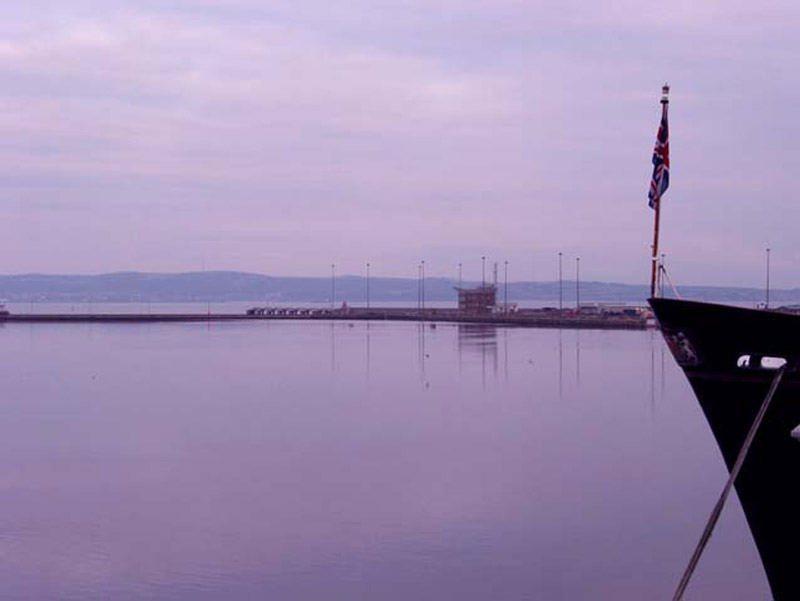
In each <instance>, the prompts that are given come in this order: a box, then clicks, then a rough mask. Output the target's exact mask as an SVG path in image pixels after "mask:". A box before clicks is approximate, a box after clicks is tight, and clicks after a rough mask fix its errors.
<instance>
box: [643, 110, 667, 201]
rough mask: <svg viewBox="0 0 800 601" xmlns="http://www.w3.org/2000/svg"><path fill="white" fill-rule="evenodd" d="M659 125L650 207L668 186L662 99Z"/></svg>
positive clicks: (665, 121)
mask: <svg viewBox="0 0 800 601" xmlns="http://www.w3.org/2000/svg"><path fill="white" fill-rule="evenodd" d="M661 106H662V109H661V125H659V126H658V135H657V136H656V146H655V148H654V149H653V178H652V179H651V180H650V193H649V194H648V195H647V196H648V198H649V199H650V208H651V209H655V208H656V203H657V202H659V201H660V200H661V196H662V195H663V194H664V192H666V191H667V188H669V126H668V125H667V106H668V104H667V103H666V102H664V101H662V104H661Z"/></svg>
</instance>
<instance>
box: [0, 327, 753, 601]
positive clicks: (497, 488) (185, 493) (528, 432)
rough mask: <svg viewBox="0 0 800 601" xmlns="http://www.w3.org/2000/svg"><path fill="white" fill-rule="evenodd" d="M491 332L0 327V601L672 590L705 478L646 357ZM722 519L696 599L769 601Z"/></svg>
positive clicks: (693, 414) (674, 387)
mask: <svg viewBox="0 0 800 601" xmlns="http://www.w3.org/2000/svg"><path fill="white" fill-rule="evenodd" d="M267 328H269V329H267ZM360 328H364V329H363V330H361V329H360ZM499 329H500V330H503V331H502V332H501V331H498V330H499ZM499 329H498V328H496V327H492V326H481V325H464V324H462V325H461V326H460V327H456V326H450V325H447V326H441V325H440V326H438V327H437V328H436V329H432V328H431V327H430V324H428V325H427V327H422V328H419V327H418V324H406V323H401V324H398V323H385V322H376V323H373V324H361V323H356V324H355V325H353V326H351V325H350V324H347V323H342V322H339V323H324V322H323V323H305V324H301V323H275V324H272V325H269V324H265V327H261V326H254V325H252V324H245V325H242V324H220V325H215V326H214V328H213V330H212V334H211V335H208V333H207V331H206V329H205V326H202V325H199V324H198V325H194V324H188V325H153V327H152V328H147V329H143V328H132V327H118V326H105V325H90V326H86V327H84V326H80V327H79V326H73V325H67V326H63V327H61V326H54V327H42V326H38V325H34V326H29V327H23V326H21V325H20V326H17V325H13V324H8V325H6V327H5V328H3V330H2V336H0V365H2V366H3V369H4V395H3V402H2V407H1V409H2V418H3V419H0V450H1V451H2V452H0V481H2V482H3V483H4V509H3V520H2V531H0V554H2V555H3V558H4V561H3V562H0V582H2V583H3V595H0V596H2V597H3V599H6V598H8V599H36V600H37V601H60V600H62V599H80V600H81V601H105V600H106V599H115V600H120V601H133V600H134V599H145V598H147V599H170V600H176V601H190V600H191V601H211V600H216V599H225V600H226V601H244V600H249V599H280V600H281V601H306V600H307V599H326V600H328V601H350V600H352V599H380V600H381V601H408V600H409V599H424V598H436V599H459V600H460V601H486V600H489V599H491V600H493V601H516V600H519V599H536V600H538V599H548V600H552V601H562V600H563V601H567V600H569V601H590V600H593V599H598V598H600V599H619V600H620V601H628V600H631V601H633V600H634V599H653V598H660V597H664V596H666V595H667V594H669V593H671V591H672V589H673V587H674V584H675V579H676V578H677V577H678V576H679V575H680V572H681V570H683V568H684V564H685V561H686V552H687V549H690V548H691V546H692V545H693V544H694V542H696V536H697V534H698V529H699V527H700V526H702V523H703V521H704V520H705V519H706V517H707V515H706V510H707V505H708V503H707V501H708V500H709V499H711V500H713V499H714V498H715V497H716V495H717V494H718V492H719V490H718V489H719V482H718V480H720V479H722V481H723V482H724V476H725V468H724V465H723V463H722V462H721V461H720V459H719V454H718V452H717V451H716V447H715V446H714V442H713V437H712V436H711V434H710V432H709V431H708V429H707V427H706V424H705V421H704V420H703V418H702V415H701V412H700V411H699V410H698V408H697V405H696V403H695V402H694V399H693V397H692V395H691V391H690V389H689V387H688V385H687V384H686V382H685V380H684V379H683V376H682V374H681V373H680V371H679V369H678V368H677V366H676V365H675V364H674V361H672V359H671V358H670V357H669V356H666V355H662V359H661V361H659V358H658V357H657V356H655V352H656V349H655V345H656V344H658V345H659V351H661V350H663V345H662V344H661V341H660V338H659V336H658V335H657V334H656V335H655V336H653V335H651V333H650V332H602V331H583V332H580V333H579V334H578V333H576V332H574V331H572V330H566V331H560V330H547V329H543V330H529V329H513V330H506V329H504V328H499ZM89 332H90V333H91V335H87V333H89ZM501 342H502V348H500V343H501ZM579 346H580V350H579V349H578V347H579ZM648 347H649V349H650V351H651V352H650V353H648ZM110 350H113V352H110ZM462 358H463V366H462V365H461V363H462ZM515 358H517V359H519V360H518V361H517V360H515ZM500 359H503V365H502V374H501V375H498V371H499V370H498V366H499V360H500ZM457 363H458V364H457ZM165 365H168V366H169V369H165V368H164V366H165ZM659 365H661V370H662V371H661V373H658V370H659ZM573 369H574V370H575V375H573V373H571V371H570V370H573ZM365 372H366V377H367V378H368V379H369V385H367V384H366V383H365ZM94 374H97V378H96V379H95V378H94V377H93V376H94ZM420 374H422V375H423V381H424V382H427V381H428V380H430V381H431V382H432V384H435V386H433V385H432V386H431V388H430V392H429V393H428V394H425V395H422V394H420V390H419V388H420V382H419V377H420ZM492 374H494V378H493V377H492ZM659 380H660V382H661V386H660V387H659ZM578 381H580V384H581V389H578V387H577V386H576V383H577V382H578ZM481 382H483V386H484V388H485V389H487V392H484V390H482V389H481ZM678 383H680V385H678ZM653 389H654V390H655V392H653ZM659 389H661V391H662V394H659ZM265 390H266V391H268V393H267V394H265ZM667 393H669V394H670V395H671V396H670V401H671V402H670V404H669V407H670V410H669V411H659V412H658V415H653V413H652V411H651V404H652V402H653V400H655V402H656V404H660V403H661V401H662V400H663V397H664V395H665V394H667ZM562 395H564V396H565V397H566V398H568V399H578V400H584V401H587V402H580V403H579V402H560V401H559V398H560V397H561V396H562ZM376 399H379V400H380V402H373V401H374V400H376ZM487 399H492V400H502V403H496V402H486V401H487ZM588 401H591V402H588ZM675 466H680V469H676V467H675ZM726 516H727V517H726V521H725V523H724V524H723V523H721V524H720V527H719V528H718V530H717V531H716V532H715V535H714V536H715V539H714V540H715V542H716V543H717V545H716V548H715V550H714V552H713V553H711V552H710V553H708V554H707V555H706V556H705V557H704V559H703V563H702V565H701V567H700V568H699V569H698V577H699V578H702V579H703V583H702V587H703V589H705V590H707V591H709V596H711V597H713V598H719V599H725V600H726V601H734V600H735V601H739V600H745V599H754V598H766V593H765V591H766V588H765V584H764V577H763V573H762V571H761V568H760V565H759V564H758V559H757V557H756V555H755V550H754V547H753V543H752V540H751V538H750V536H749V533H748V530H747V527H746V523H745V522H744V519H743V516H742V515H741V512H740V510H739V509H738V507H737V506H736V505H735V504H731V505H729V506H728V508H727V509H726ZM576 574H579V575H580V578H578V577H576V576H575V575H576Z"/></svg>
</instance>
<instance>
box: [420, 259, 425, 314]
mask: <svg viewBox="0 0 800 601" xmlns="http://www.w3.org/2000/svg"><path fill="white" fill-rule="evenodd" d="M420 266H421V273H422V286H421V288H420V289H421V290H422V310H423V311H424V310H425V260H424V259H423V260H422V261H421V262H420Z"/></svg>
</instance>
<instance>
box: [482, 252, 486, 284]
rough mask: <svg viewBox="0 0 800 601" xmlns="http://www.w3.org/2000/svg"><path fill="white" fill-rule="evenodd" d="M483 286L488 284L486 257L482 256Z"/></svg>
mask: <svg viewBox="0 0 800 601" xmlns="http://www.w3.org/2000/svg"><path fill="white" fill-rule="evenodd" d="M481 286H483V287H485V286H486V257H485V256H483V257H481Z"/></svg>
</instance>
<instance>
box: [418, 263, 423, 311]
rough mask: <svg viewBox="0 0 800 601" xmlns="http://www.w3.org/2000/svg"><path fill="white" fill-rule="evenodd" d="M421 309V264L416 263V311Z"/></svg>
mask: <svg viewBox="0 0 800 601" xmlns="http://www.w3.org/2000/svg"><path fill="white" fill-rule="evenodd" d="M420 309H422V265H420V264H419V263H417V311H419V310H420Z"/></svg>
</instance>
